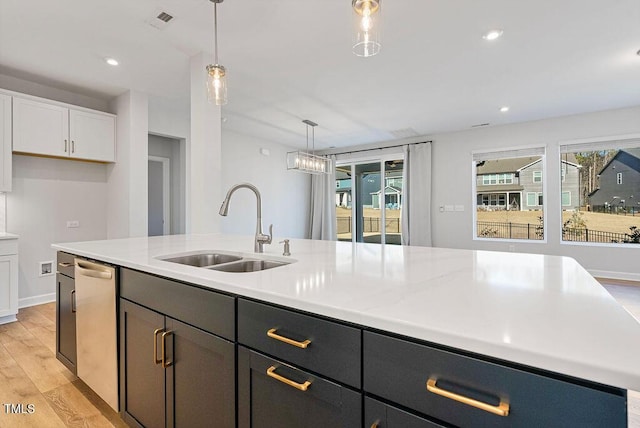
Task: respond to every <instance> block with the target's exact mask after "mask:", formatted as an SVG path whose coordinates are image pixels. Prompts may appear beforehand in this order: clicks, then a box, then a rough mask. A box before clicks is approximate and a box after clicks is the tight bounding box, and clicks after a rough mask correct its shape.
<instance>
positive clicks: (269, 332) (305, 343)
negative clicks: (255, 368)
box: [267, 328, 311, 349]
mask: <svg viewBox="0 0 640 428" xmlns="http://www.w3.org/2000/svg"><path fill="white" fill-rule="evenodd" d="M277 331H278V329H277V328H270V329H269V330H267V336H269V337H270V338H272V339H276V340H279V341H280V342H284V343H286V344H287V345H291V346H295V347H296V348H302V349H307V346H309V345H310V344H311V340H310V339H307V340H304V341H302V342H298V341H297V340H293V339H289V338H288V337H284V336H280V335H279V334H278V333H276V332H277Z"/></svg>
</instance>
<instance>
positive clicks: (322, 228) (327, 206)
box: [309, 155, 336, 241]
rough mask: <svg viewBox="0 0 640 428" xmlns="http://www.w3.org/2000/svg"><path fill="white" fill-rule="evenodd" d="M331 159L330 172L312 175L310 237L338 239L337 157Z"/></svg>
mask: <svg viewBox="0 0 640 428" xmlns="http://www.w3.org/2000/svg"><path fill="white" fill-rule="evenodd" d="M329 159H331V169H330V171H331V172H330V173H329V174H323V175H312V176H311V209H310V210H309V212H310V219H309V237H310V238H311V239H322V240H325V241H335V240H336V168H335V164H336V157H335V155H331V156H329Z"/></svg>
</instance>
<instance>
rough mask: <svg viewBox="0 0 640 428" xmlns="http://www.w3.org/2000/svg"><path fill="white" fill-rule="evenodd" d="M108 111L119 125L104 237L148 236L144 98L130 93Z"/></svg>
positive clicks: (145, 105) (122, 96) (146, 106)
mask: <svg viewBox="0 0 640 428" xmlns="http://www.w3.org/2000/svg"><path fill="white" fill-rule="evenodd" d="M111 108H112V109H113V111H114V113H115V114H117V115H118V122H117V127H116V163H114V164H109V165H108V167H107V180H108V182H109V186H108V187H107V199H108V201H109V204H108V214H107V234H108V237H109V238H110V239H111V238H126V237H132V236H147V232H148V230H147V216H146V213H147V208H148V207H147V191H148V189H147V168H148V164H147V162H148V150H149V141H148V138H149V125H148V100H147V96H146V95H145V94H143V93H140V92H136V91H129V92H127V93H125V94H122V95H120V96H119V97H117V98H116V99H115V100H113V102H112V103H111ZM141 213H143V214H141Z"/></svg>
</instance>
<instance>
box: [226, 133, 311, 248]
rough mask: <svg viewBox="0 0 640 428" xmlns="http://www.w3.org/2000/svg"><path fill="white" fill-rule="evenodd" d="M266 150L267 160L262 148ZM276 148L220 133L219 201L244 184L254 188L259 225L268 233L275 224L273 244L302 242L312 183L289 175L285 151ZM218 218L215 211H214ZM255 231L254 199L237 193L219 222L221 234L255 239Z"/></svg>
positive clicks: (248, 193)
mask: <svg viewBox="0 0 640 428" xmlns="http://www.w3.org/2000/svg"><path fill="white" fill-rule="evenodd" d="M261 148H264V149H267V150H269V152H270V154H269V156H265V155H262V154H261V153H260V149H261ZM291 150H294V149H293V148H290V147H286V146H283V145H280V144H276V143H272V142H268V141H264V140H259V139H255V138H252V137H247V136H244V135H240V134H237V133H234V132H230V131H226V130H224V129H223V132H222V198H221V199H220V201H219V202H218V201H217V203H216V207H218V208H219V207H220V204H221V203H222V199H224V196H225V195H226V192H227V190H229V188H230V187H231V186H232V185H234V184H238V183H242V182H249V183H251V184H254V185H255V186H256V187H258V189H259V190H260V194H261V196H262V222H263V226H264V231H265V232H266V231H267V230H268V229H267V228H268V227H269V225H270V224H273V234H274V241H275V242H274V243H273V244H272V245H276V243H277V241H276V240H278V241H280V240H282V239H284V238H305V237H306V236H307V231H308V215H309V214H308V213H309V201H310V193H309V192H310V189H311V179H310V175H309V174H303V173H300V172H295V171H287V164H286V154H287V151H291ZM216 215H218V214H217V212H216ZM255 228H256V198H255V196H254V195H253V192H251V191H250V190H248V189H239V190H238V191H237V192H236V193H234V194H233V196H232V198H231V202H230V204H229V215H228V216H227V217H224V218H222V223H221V232H223V233H237V234H243V235H253V234H254V233H255Z"/></svg>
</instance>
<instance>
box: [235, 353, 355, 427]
mask: <svg viewBox="0 0 640 428" xmlns="http://www.w3.org/2000/svg"><path fill="white" fill-rule="evenodd" d="M269 372H271V376H269V375H268V373H269ZM274 375H275V376H274ZM307 382H308V384H307V388H306V390H305V391H302V390H300V389H298V388H299V387H300V385H305V383H307ZM296 385H297V386H298V388H297V387H296ZM238 426H239V427H240V428H262V427H265V428H273V427H305V428H326V427H333V428H352V427H353V428H356V427H357V428H360V427H361V426H362V404H361V395H360V394H359V393H357V392H354V391H352V390H350V389H348V388H347V387H344V386H340V385H337V384H335V383H333V382H330V381H328V380H325V379H323V378H321V377H318V376H314V375H311V374H309V373H307V372H304V371H302V370H298V369H295V368H293V367H290V366H287V365H285V364H283V363H281V362H279V361H277V360H273V359H271V358H268V357H265V356H264V355H262V354H258V353H257V352H254V351H249V350H248V349H246V348H244V347H242V346H239V347H238Z"/></svg>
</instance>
